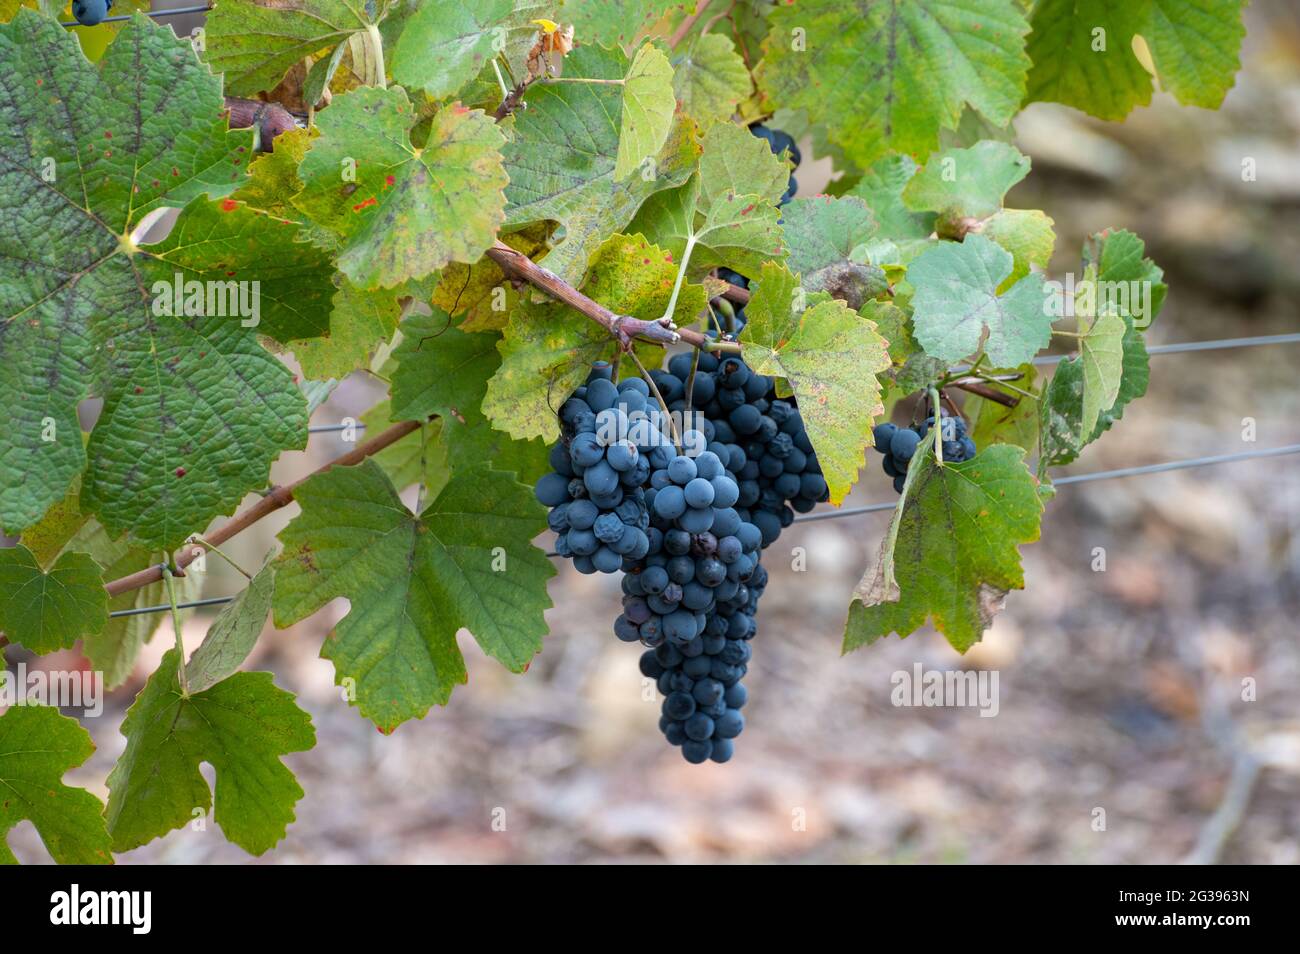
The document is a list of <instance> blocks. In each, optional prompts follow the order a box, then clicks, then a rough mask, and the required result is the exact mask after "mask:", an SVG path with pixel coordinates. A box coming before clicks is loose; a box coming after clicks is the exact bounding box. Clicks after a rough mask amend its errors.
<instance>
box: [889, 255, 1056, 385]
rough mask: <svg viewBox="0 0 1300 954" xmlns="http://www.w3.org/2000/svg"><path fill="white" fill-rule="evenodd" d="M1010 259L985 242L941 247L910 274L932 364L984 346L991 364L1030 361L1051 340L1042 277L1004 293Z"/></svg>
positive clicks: (918, 324)
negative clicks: (982, 344) (999, 288)
mask: <svg viewBox="0 0 1300 954" xmlns="http://www.w3.org/2000/svg"><path fill="white" fill-rule="evenodd" d="M1011 268H1012V258H1011V253H1010V252H1007V251H1005V250H1003V249H1002V248H999V247H998V246H997V245H995V244H993V242H991V241H990V240H989V239H987V238H985V237H984V236H982V235H978V234H972V235H967V236H966V238H965V240H964V241H962V242H960V243H957V242H941V243H939V244H938V245H935V246H934V247H933V248H930V249H928V250H926V251H925V252H923V253H921V254H920V255H918V256H917V257H916V259H915V260H914V261H913V262H912V264H911V265H910V266H909V267H908V269H907V280H908V281H909V282H910V283H911V285H912V287H913V289H914V291H913V294H912V309H913V312H912V324H913V327H914V328H915V334H916V340H917V341H919V342H920V343H921V346H922V347H923V348H925V351H926V353H927V354H929V355H930V356H931V357H935V358H940V359H942V360H944V361H950V362H951V361H960V360H962V359H963V358H965V357H967V356H969V355H972V354H974V353H975V351H976V350H977V349H978V348H979V346H980V340H981V338H982V337H983V336H984V332H985V330H986V329H987V332H988V337H987V339H986V340H985V342H984V349H985V351H986V352H987V354H988V356H989V359H990V360H991V361H992V362H993V364H995V365H998V366H1004V365H1015V364H1019V363H1021V362H1022V361H1028V360H1029V359H1030V358H1032V357H1033V356H1034V355H1035V354H1037V353H1038V351H1039V350H1041V349H1042V348H1044V347H1046V346H1047V344H1048V342H1050V341H1051V339H1052V316H1051V315H1050V314H1049V313H1048V311H1047V308H1046V298H1045V295H1044V292H1043V279H1042V276H1040V275H1037V274H1033V275H1027V276H1026V277H1024V278H1022V279H1021V280H1020V281H1018V282H1016V283H1015V284H1014V285H1012V286H1011V287H1010V288H1009V289H1008V290H1007V291H1006V293H1005V294H998V292H997V289H998V286H999V285H1000V284H1001V283H1002V281H1003V279H1005V278H1006V277H1007V276H1008V275H1009V274H1011Z"/></svg>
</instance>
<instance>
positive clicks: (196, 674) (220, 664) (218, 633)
mask: <svg viewBox="0 0 1300 954" xmlns="http://www.w3.org/2000/svg"><path fill="white" fill-rule="evenodd" d="M273 596H275V567H274V566H271V565H267V566H264V567H262V569H261V570H259V571H258V572H257V573H256V574H255V575H254V576H253V578H252V579H251V580H250V581H249V583H248V586H246V587H244V589H242V590H241V591H240V592H239V595H237V596H236V597H235V598H234V599H233V600H232V601H231V602H229V603H227V604H226V605H225V606H223V607H222V609H221V612H220V613H218V614H217V618H216V619H215V620H213V621H212V625H211V626H210V627H209V628H208V632H207V635H206V636H204V637H203V642H202V643H201V644H199V648H198V649H196V650H194V654H193V655H192V656H190V661H189V662H188V663H186V664H185V676H186V682H187V683H188V685H189V687H190V692H191V693H196V692H203V691H204V690H205V689H211V688H212V687H213V686H215V685H216V684H217V683H219V682H221V681H222V680H223V679H225V678H227V677H228V676H231V675H234V673H235V671H236V670H238V669H239V667H240V665H241V664H242V663H243V662H244V660H245V659H247V658H248V654H249V653H251V652H252V651H253V647H254V646H255V645H256V644H257V637H258V636H260V635H261V634H262V628H263V627H264V626H265V625H266V617H267V614H268V613H270V612H271V599H272V597H273Z"/></svg>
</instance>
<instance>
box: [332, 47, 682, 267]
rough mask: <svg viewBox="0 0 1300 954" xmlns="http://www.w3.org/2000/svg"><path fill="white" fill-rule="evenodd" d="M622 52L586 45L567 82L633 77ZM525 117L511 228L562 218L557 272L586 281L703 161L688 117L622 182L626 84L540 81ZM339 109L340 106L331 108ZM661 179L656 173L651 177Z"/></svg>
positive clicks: (513, 176)
mask: <svg viewBox="0 0 1300 954" xmlns="http://www.w3.org/2000/svg"><path fill="white" fill-rule="evenodd" d="M627 72H628V61H627V57H626V56H624V55H623V53H622V52H620V51H617V50H613V51H611V50H605V49H602V48H600V47H579V48H578V49H575V50H574V51H573V52H572V53H570V54H569V56H568V57H567V58H566V60H565V76H566V77H577V78H586V79H601V80H619V81H621V80H623V79H624V78H625V77H626V76H627ZM525 101H526V102H527V103H528V108H527V109H526V110H524V111H523V112H522V113H517V114H515V117H514V133H513V138H512V139H511V140H510V142H508V143H507V144H506V145H505V148H504V149H503V155H504V156H505V165H506V171H507V172H508V173H509V175H510V185H509V186H508V187H507V188H506V198H507V199H508V201H509V205H508V207H507V209H506V224H507V226H509V227H510V228H512V229H514V228H518V227H522V226H524V225H531V224H533V223H535V222H542V221H554V222H558V223H559V224H560V225H561V226H562V227H563V229H564V233H563V238H562V239H561V240H560V241H559V242H557V243H556V244H555V246H554V248H552V249H551V251H550V252H549V253H548V254H547V255H546V257H545V259H544V262H545V265H546V267H547V268H549V269H550V270H551V271H553V272H555V274H557V275H559V276H560V277H561V278H562V279H564V280H565V281H567V282H569V284H571V285H575V286H577V285H580V284H581V283H582V278H583V275H584V274H585V272H586V270H587V263H588V260H589V259H590V258H591V256H592V254H593V253H594V252H595V251H596V249H597V247H598V246H599V245H600V243H601V242H603V241H604V240H605V239H607V238H608V237H610V236H611V235H613V234H615V233H617V232H618V231H620V230H621V229H622V228H623V227H624V226H626V225H627V223H628V222H630V221H631V220H632V217H633V216H634V215H635V214H636V211H637V209H639V208H640V207H641V204H642V203H643V202H644V201H645V200H646V199H647V198H649V197H650V196H651V195H653V194H654V193H656V192H659V191H661V190H663V189H669V188H673V187H675V186H679V185H681V184H682V183H683V182H685V181H686V179H687V178H688V177H689V176H690V174H691V170H692V168H693V167H694V165H695V160H696V159H697V158H698V157H699V146H698V145H696V143H695V138H694V133H693V124H692V123H691V122H690V121H689V120H686V119H684V118H683V117H681V116H678V117H677V118H676V119H675V120H674V124H673V127H672V129H671V130H670V131H669V134H668V140H667V142H666V143H665V145H664V147H663V149H662V151H660V153H659V155H658V156H657V158H656V160H655V162H654V163H653V168H650V164H647V166H646V170H645V174H637V175H633V176H631V177H629V178H628V179H626V180H624V181H621V182H620V181H616V179H615V174H614V171H615V165H616V163H617V157H618V154H619V142H620V135H619V130H620V126H621V119H620V117H621V116H622V113H623V87H622V86H621V85H615V84H595V83H535V84H533V86H532V87H530V89H529V91H528V94H527V96H526V97H525ZM331 109H333V107H331ZM649 173H653V175H649Z"/></svg>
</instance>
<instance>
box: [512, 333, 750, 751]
mask: <svg viewBox="0 0 1300 954" xmlns="http://www.w3.org/2000/svg"><path fill="white" fill-rule="evenodd" d="M712 360H714V364H716V363H717V362H716V359H712ZM612 377H613V376H612V369H611V368H610V367H609V365H607V364H605V363H603V362H598V363H597V364H596V365H595V366H593V368H592V371H591V374H590V375H589V376H588V378H587V382H586V384H584V385H583V386H582V387H580V388H578V389H577V390H576V391H575V392H574V394H573V396H572V397H570V398H569V399H568V400H567V401H565V403H564V404H563V405H562V406H561V408H560V412H559V417H560V425H561V435H562V439H561V440H560V441H559V442H558V443H557V444H556V445H555V446H554V447H553V448H552V449H551V458H550V459H551V466H552V468H553V470H552V472H551V473H548V474H546V475H545V476H543V477H542V478H541V479H540V480H539V481H538V482H537V487H536V493H537V498H538V500H540V501H541V502H542V503H543V504H545V505H546V506H548V507H549V508H550V511H549V513H548V515H547V520H548V523H549V525H550V527H551V529H552V530H554V531H555V533H556V535H557V536H556V552H557V553H559V554H560V555H561V556H565V557H569V558H571V559H572V560H573V563H574V565H575V566H576V567H577V568H578V569H579V570H580V571H581V572H584V573H594V572H597V571H599V572H605V573H612V572H615V571H617V570H622V571H624V576H623V592H624V598H623V612H622V613H621V614H620V615H619V617H618V619H617V620H615V622H614V633H615V635H616V636H617V637H618V638H619V639H621V640H623V641H625V642H640V643H642V644H643V645H644V646H646V647H648V648H649V650H650V651H651V655H653V656H654V657H655V658H656V659H658V660H660V662H659V663H658V666H659V669H658V671H656V673H655V676H654V678H655V679H656V680H657V681H658V682H659V685H660V687H661V688H662V689H664V694H665V696H666V697H668V698H666V699H665V702H664V710H663V711H664V717H663V720H661V729H662V730H663V732H664V734H665V735H666V736H667V737H668V739H669V741H671V742H673V743H674V744H678V745H681V746H682V754H683V755H684V756H685V758H686V759H687V761H689V762H695V763H698V762H703V761H706V760H708V759H713V761H715V762H724V761H726V760H727V759H729V758H730V757H731V754H732V751H733V746H734V742H733V740H734V739H735V737H736V736H737V735H738V734H739V732H740V729H741V728H742V727H743V725H744V720H743V719H741V718H740V713H739V711H738V710H739V708H740V705H742V704H743V702H744V699H745V690H744V688H743V687H741V686H740V679H741V678H742V677H743V676H744V675H745V670H746V664H747V663H748V661H749V657H750V648H749V644H748V641H749V640H750V639H752V638H753V636H754V633H755V631H756V627H755V624H754V614H755V612H756V611H757V604H758V595H759V594H760V593H761V592H762V589H763V587H764V586H765V585H766V581H767V573H766V571H765V570H763V568H762V567H761V566H760V565H759V555H760V549H761V547H762V544H763V535H762V533H761V532H760V531H759V528H758V527H756V526H755V525H754V524H752V523H749V522H747V521H746V520H744V519H742V517H741V514H740V512H739V511H738V510H737V508H736V503H737V502H738V500H739V498H740V493H741V491H740V486H739V484H738V482H737V480H736V478H735V477H734V476H733V475H732V474H731V473H729V472H728V469H727V464H729V463H730V462H731V459H732V454H731V452H730V450H729V449H728V448H723V447H722V446H721V445H717V444H716V442H715V447H714V448H710V447H709V438H708V436H707V434H706V433H705V431H701V430H695V429H694V428H689V427H688V428H687V429H685V430H684V431H683V432H682V435H681V443H682V450H679V449H678V448H677V446H676V445H674V444H673V443H672V442H671V441H670V440H668V439H667V438H666V437H665V435H664V433H663V428H662V427H661V426H660V420H659V414H658V408H657V407H656V406H654V405H647V397H648V395H649V393H650V390H649V387H648V386H647V385H646V383H645V382H644V381H643V380H641V379H639V378H629V379H625V380H623V381H621V382H619V383H618V384H617V385H615V384H614V383H613V380H612ZM665 386H667V382H665ZM704 387H705V389H707V387H708V385H704ZM668 393H669V394H671V395H673V397H674V399H675V401H676V402H677V403H678V405H679V407H678V410H681V408H682V406H684V405H683V393H682V384H681V382H680V381H678V382H677V389H676V391H674V390H672V389H669V392H668ZM681 420H683V421H686V420H688V418H686V417H683V418H681ZM704 426H705V428H706V429H708V430H711V429H712V428H711V426H710V425H708V424H707V422H706V423H705V425H704ZM718 450H721V451H722V452H723V453H724V454H726V455H727V457H726V462H724V459H723V457H721V456H720V455H719V454H718V453H717V452H716V451H718ZM741 454H742V456H743V452H741ZM647 665H648V663H647V662H644V661H643V663H642V667H643V669H644V668H645V667H646V666H647ZM665 673H666V674H668V675H665ZM697 685H698V688H697ZM683 687H684V688H683ZM682 692H685V698H686V702H690V711H686V709H685V707H686V702H684V701H683V697H682V695H681V694H680V693H682ZM727 693H730V697H731V699H732V701H733V702H735V701H736V700H739V703H738V704H735V705H730V706H729V705H728V704H727V702H726V699H725V698H724V696H726V695H727ZM692 700H693V701H692ZM687 743H689V744H687Z"/></svg>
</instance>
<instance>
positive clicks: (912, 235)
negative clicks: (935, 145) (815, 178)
mask: <svg viewBox="0 0 1300 954" xmlns="http://www.w3.org/2000/svg"><path fill="white" fill-rule="evenodd" d="M916 170H917V165H916V160H915V159H913V158H912V157H911V156H907V155H897V154H895V155H891V156H884V157H883V158H880V159H877V160H876V161H875V162H874V163H872V164H871V166H870V168H868V169H867V171H866V172H864V173H863V174H862V177H861V178H860V179H858V181H857V182H856V183H854V185H853V188H851V189H849V190H848V191H847V192H846V193H844V194H845V195H849V196H854V197H856V198H859V199H861V200H862V201H863V202H865V203H866V204H867V208H868V209H870V210H871V214H872V215H873V216H875V219H876V221H877V222H878V223H879V234H880V235H881V236H882V237H883V238H887V239H892V240H894V241H899V240H902V239H923V238H926V237H927V236H929V234H930V233H931V232H933V231H934V214H933V213H917V212H913V211H912V210H911V209H909V208H908V207H907V206H906V205H904V204H903V190H904V189H905V188H906V187H907V184H908V183H909V182H911V181H912V176H914V175H915V174H916Z"/></svg>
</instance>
